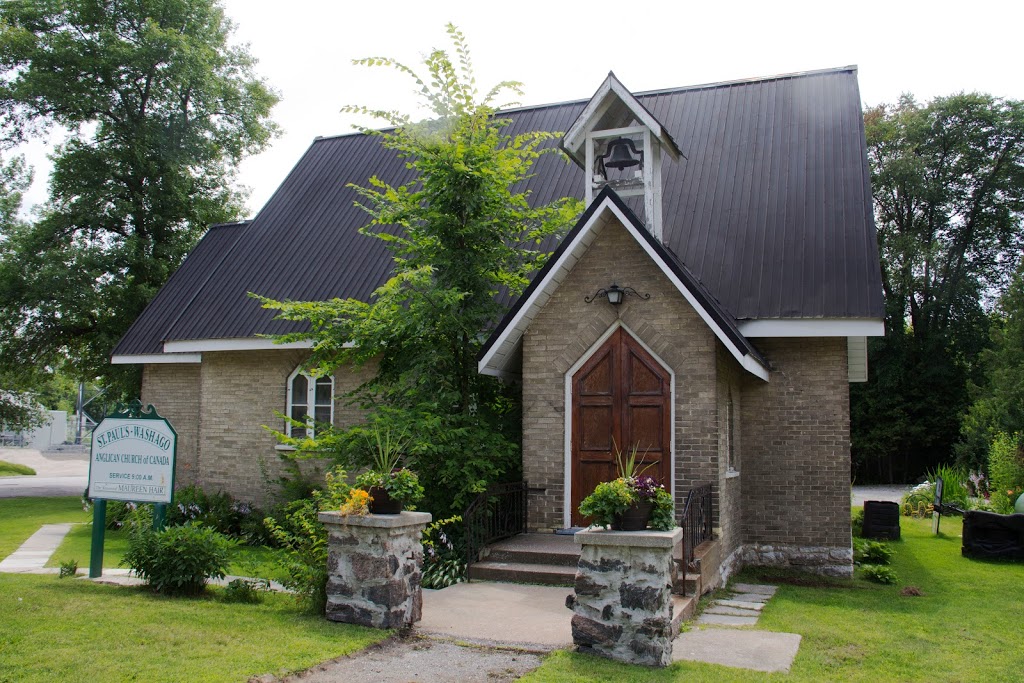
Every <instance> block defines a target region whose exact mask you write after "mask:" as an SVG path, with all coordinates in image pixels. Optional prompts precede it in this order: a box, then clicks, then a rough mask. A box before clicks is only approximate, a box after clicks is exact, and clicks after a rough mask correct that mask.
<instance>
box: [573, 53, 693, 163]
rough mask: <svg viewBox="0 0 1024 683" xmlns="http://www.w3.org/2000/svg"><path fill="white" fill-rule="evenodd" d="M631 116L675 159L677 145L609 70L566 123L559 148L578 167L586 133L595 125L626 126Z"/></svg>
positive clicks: (581, 158) (607, 126)
mask: <svg viewBox="0 0 1024 683" xmlns="http://www.w3.org/2000/svg"><path fill="white" fill-rule="evenodd" d="M632 119H636V120H637V121H639V122H640V123H642V124H643V125H644V126H647V128H649V129H650V130H651V134H652V135H654V137H656V138H657V139H658V140H659V141H660V142H661V144H662V146H663V147H664V148H665V150H666V151H667V152H668V153H669V155H670V156H671V157H672V158H673V159H678V158H679V155H680V151H679V147H678V146H677V145H676V141H675V140H673V139H672V136H671V135H669V132H668V129H666V128H665V127H664V126H663V125H661V121H659V120H658V119H657V118H656V117H655V116H654V114H652V113H651V112H649V111H648V110H647V107H645V106H644V105H643V104H642V103H641V102H640V100H638V99H637V98H636V96H635V95H634V94H633V93H631V92H629V90H627V89H626V86H624V85H622V81H620V80H619V79H618V78H616V77H615V74H614V73H613V72H611V71H609V72H608V77H607V78H605V79H604V82H603V83H601V86H600V87H599V88H598V89H597V91H596V92H595V93H594V95H593V97H591V98H590V101H589V102H588V103H587V106H585V107H584V108H583V110H582V111H581V112H580V113H579V115H578V116H577V117H576V120H575V121H574V122H573V124H572V125H571V126H569V130H567V131H565V137H563V138H562V149H563V150H564V151H565V153H566V154H568V155H569V157H570V158H571V159H572V160H573V161H575V162H576V163H577V164H579V165H580V166H581V167H582V166H584V164H585V162H584V158H585V156H586V155H585V154H584V153H583V146H584V144H585V143H586V140H587V133H589V132H590V131H591V130H593V129H594V128H595V127H597V128H600V129H601V130H607V129H610V128H623V127H625V126H628V125H629V123H630V121H631V120H632ZM588 124H590V125H588Z"/></svg>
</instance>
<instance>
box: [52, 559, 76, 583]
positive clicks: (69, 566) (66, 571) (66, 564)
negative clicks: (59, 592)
mask: <svg viewBox="0 0 1024 683" xmlns="http://www.w3.org/2000/svg"><path fill="white" fill-rule="evenodd" d="M76 574H78V560H74V559H72V560H64V561H63V562H61V563H60V572H59V573H58V574H57V576H59V577H60V578H62V579H67V578H71V577H74V576H75V575H76Z"/></svg>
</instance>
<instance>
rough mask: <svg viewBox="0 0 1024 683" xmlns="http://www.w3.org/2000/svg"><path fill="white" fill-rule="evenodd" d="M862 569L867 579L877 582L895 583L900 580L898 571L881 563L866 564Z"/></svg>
mask: <svg viewBox="0 0 1024 683" xmlns="http://www.w3.org/2000/svg"><path fill="white" fill-rule="evenodd" d="M860 570H861V574H862V575H863V576H864V578H865V579H867V580H868V581H874V582H875V583H885V584H893V583H896V582H897V581H899V578H898V577H897V576H896V572H894V571H893V570H892V569H891V568H889V567H885V566H883V565H880V564H864V565H861V568H860Z"/></svg>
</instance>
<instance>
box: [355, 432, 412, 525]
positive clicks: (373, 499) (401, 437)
mask: <svg viewBox="0 0 1024 683" xmlns="http://www.w3.org/2000/svg"><path fill="white" fill-rule="evenodd" d="M367 442H368V443H369V445H370V453H371V458H372V460H373V464H372V466H371V467H370V469H368V470H367V471H366V472H363V473H362V474H360V475H359V476H358V477H356V486H357V487H358V488H360V489H362V490H364V491H366V492H367V493H368V494H369V496H370V500H369V510H370V512H371V513H373V514H378V515H397V514H398V513H399V512H401V511H402V508H403V507H410V508H411V507H412V505H414V504H415V503H416V502H418V501H419V500H420V499H421V498H423V487H422V486H421V485H420V480H419V477H417V476H416V473H415V472H413V471H412V470H409V469H406V468H404V467H399V466H398V463H399V461H400V460H401V458H402V451H403V449H404V448H405V446H406V445H407V444H408V443H409V439H408V438H407V437H406V435H405V432H401V433H399V434H397V435H396V434H394V433H393V432H392V431H391V430H390V429H381V428H380V426H379V425H374V426H373V433H372V438H371V437H367Z"/></svg>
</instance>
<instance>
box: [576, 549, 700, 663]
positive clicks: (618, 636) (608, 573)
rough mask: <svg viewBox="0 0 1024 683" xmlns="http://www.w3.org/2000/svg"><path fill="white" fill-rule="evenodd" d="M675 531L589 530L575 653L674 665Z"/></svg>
mask: <svg viewBox="0 0 1024 683" xmlns="http://www.w3.org/2000/svg"><path fill="white" fill-rule="evenodd" d="M682 536H683V530H682V529H675V530H674V531H603V530H594V529H592V530H588V531H581V532H579V533H578V534H576V542H577V543H579V544H580V545H581V546H582V552H581V554H580V561H579V565H578V569H577V571H576V586H575V588H576V590H575V594H573V595H570V596H569V597H568V598H567V599H566V607H569V608H570V609H572V610H573V612H574V614H573V617H572V638H573V642H574V643H575V644H576V649H577V650H578V651H579V652H589V653H592V654H597V655H601V656H603V657H609V658H611V659H615V660H618V661H621V662H627V663H630V664H646V665H648V666H668V665H669V664H671V663H672V638H673V636H674V635H675V634H674V633H673V632H672V616H673V615H672V569H673V565H672V550H673V548H674V547H675V546H676V544H677V543H679V542H680V540H681V539H682Z"/></svg>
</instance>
